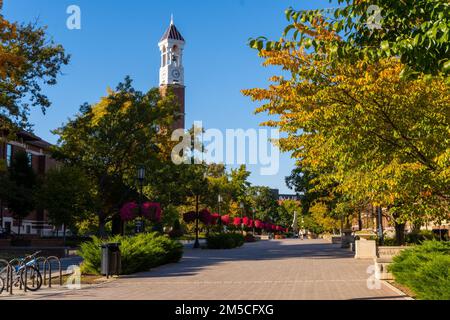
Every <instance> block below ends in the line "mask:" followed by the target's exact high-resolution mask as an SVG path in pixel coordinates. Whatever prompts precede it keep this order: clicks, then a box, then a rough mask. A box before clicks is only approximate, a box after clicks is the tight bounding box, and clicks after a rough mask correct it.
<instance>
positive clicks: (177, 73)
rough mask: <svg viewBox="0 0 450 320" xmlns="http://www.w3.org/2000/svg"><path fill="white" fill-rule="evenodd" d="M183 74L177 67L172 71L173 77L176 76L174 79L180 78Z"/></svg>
mask: <svg viewBox="0 0 450 320" xmlns="http://www.w3.org/2000/svg"><path fill="white" fill-rule="evenodd" d="M180 76H181V72H180V70H178V69H175V70H173V71H172V77H174V79H180Z"/></svg>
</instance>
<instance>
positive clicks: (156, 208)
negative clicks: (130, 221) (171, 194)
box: [142, 202, 162, 222]
mask: <svg viewBox="0 0 450 320" xmlns="http://www.w3.org/2000/svg"><path fill="white" fill-rule="evenodd" d="M142 215H143V216H144V217H146V218H147V219H148V220H150V221H153V222H160V221H161V215H162V210H161V205H160V204H159V203H156V202H146V203H144V204H143V205H142Z"/></svg>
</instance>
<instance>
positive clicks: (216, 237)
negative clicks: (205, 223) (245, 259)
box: [206, 233, 245, 249]
mask: <svg viewBox="0 0 450 320" xmlns="http://www.w3.org/2000/svg"><path fill="white" fill-rule="evenodd" d="M206 242H207V247H208V249H233V248H237V247H242V246H243V245H244V242H245V240H244V236H243V235H242V234H240V233H222V234H213V235H209V236H208V237H207V238H206Z"/></svg>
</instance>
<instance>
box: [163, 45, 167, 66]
mask: <svg viewBox="0 0 450 320" xmlns="http://www.w3.org/2000/svg"><path fill="white" fill-rule="evenodd" d="M167 62H168V61H167V48H166V47H164V48H163V51H162V66H163V67H165V66H166V65H167Z"/></svg>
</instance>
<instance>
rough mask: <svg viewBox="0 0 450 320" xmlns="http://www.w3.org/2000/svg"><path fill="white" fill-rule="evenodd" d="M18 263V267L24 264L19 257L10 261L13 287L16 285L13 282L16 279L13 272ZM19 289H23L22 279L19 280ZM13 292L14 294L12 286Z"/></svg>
mask: <svg viewBox="0 0 450 320" xmlns="http://www.w3.org/2000/svg"><path fill="white" fill-rule="evenodd" d="M16 265H17V266H18V267H20V266H21V265H22V261H21V260H20V259H17V258H14V259H12V260H11V261H9V266H10V271H11V275H10V277H11V283H10V285H11V287H13V286H14V284H13V280H14V278H13V273H14V271H15V266H16ZM19 290H22V281H19ZM11 294H12V288H11Z"/></svg>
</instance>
